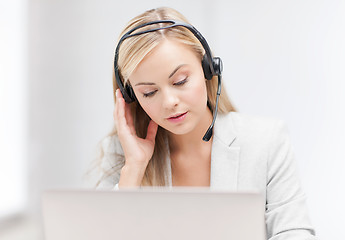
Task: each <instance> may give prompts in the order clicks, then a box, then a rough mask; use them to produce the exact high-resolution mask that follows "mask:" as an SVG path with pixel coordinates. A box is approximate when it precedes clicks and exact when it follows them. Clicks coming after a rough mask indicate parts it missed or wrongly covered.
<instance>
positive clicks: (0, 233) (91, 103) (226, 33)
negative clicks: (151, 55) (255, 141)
mask: <svg viewBox="0 0 345 240" xmlns="http://www.w3.org/2000/svg"><path fill="white" fill-rule="evenodd" d="M5 2H6V1H3V2H2V3H1V10H0V13H1V15H2V16H6V17H1V18H0V19H1V25H0V26H1V32H0V34H1V36H0V37H1V39H4V37H5V36H9V35H8V33H11V30H8V29H13V32H14V34H13V36H12V35H11V34H10V35H11V36H12V38H10V41H1V46H0V49H1V51H2V52H1V56H0V59H1V61H0V63H1V72H0V73H1V75H0V76H1V78H2V79H1V84H2V85H0V87H1V88H2V89H1V91H0V93H1V94H2V96H1V101H3V99H5V97H6V98H7V100H6V101H4V102H5V103H6V104H4V102H2V104H1V112H0V113H1V119H2V120H3V121H1V124H2V126H1V127H2V128H1V129H5V127H4V123H5V122H7V123H8V122H14V121H18V118H21V119H22V121H19V122H18V123H16V124H12V125H6V129H7V128H8V129H7V131H6V133H7V135H4V134H2V133H1V134H2V138H1V143H2V146H1V149H2V150H1V154H2V155H1V165H0V166H1V168H0V175H4V172H6V170H5V169H6V167H3V166H12V168H11V169H18V171H14V172H11V176H8V177H6V179H4V178H1V181H2V182H1V184H2V185H4V186H13V188H15V189H17V191H18V192H19V193H18V194H19V195H17V196H19V197H17V199H16V201H17V202H19V205H20V206H22V207H23V206H24V208H25V209H26V211H25V212H26V213H27V214H29V216H30V219H35V221H34V223H32V222H30V223H29V225H24V224H19V220H18V221H14V224H12V225H11V227H3V228H2V227H1V226H0V238H1V239H8V240H9V239H17V240H18V239H29V238H30V236H32V239H39V238H40V236H41V226H40V197H41V193H42V191H43V190H45V189H50V188H57V187H59V188H60V187H63V188H65V187H68V188H72V187H73V188H79V187H90V186H87V185H86V184H85V181H84V180H85V179H84V178H83V174H84V173H85V172H86V170H87V169H88V168H89V166H90V165H89V164H90V162H91V161H92V160H93V157H94V155H95V150H96V148H95V147H96V144H97V143H98V141H100V140H101V139H102V138H103V137H104V136H105V135H106V134H107V133H108V132H109V131H110V129H111V127H112V124H113V123H112V119H113V118H112V111H113V96H112V65H113V51H114V48H115V43H116V41H117V38H118V35H119V33H120V31H121V30H122V28H123V27H124V25H125V24H126V23H127V21H129V20H130V19H131V18H132V17H134V16H136V15H138V14H140V13H141V12H143V11H144V10H147V9H150V8H153V7H159V6H170V7H174V8H176V9H177V10H179V11H180V12H181V13H183V14H184V15H185V16H186V17H187V18H188V19H189V20H190V22H191V23H192V24H193V25H195V27H196V28H197V29H198V30H199V31H200V32H201V33H203V35H204V37H205V38H206V39H207V40H208V42H209V44H210V46H211V48H212V50H213V52H214V53H215V55H217V56H221V57H222V59H223V63H224V74H223V79H224V81H223V82H224V84H225V86H226V88H227V90H228V93H229V95H230V98H231V100H232V102H233V103H234V104H235V106H236V107H237V108H238V110H239V111H240V112H244V113H248V114H254V115H262V116H271V117H274V118H279V119H282V120H284V121H286V122H287V124H288V126H289V130H290V136H291V139H292V143H293V146H294V149H295V153H296V154H295V155H296V158H297V161H298V163H299V167H300V175H301V179H302V184H303V188H304V190H305V191H306V193H307V197H308V206H309V212H310V216H311V219H312V222H313V225H314V226H315V228H316V231H317V235H318V236H319V238H320V239H333V240H337V239H339V240H342V239H345V234H344V232H343V227H344V222H345V219H344V218H345V211H344V209H345V207H344V203H345V194H344V190H343V188H344V182H345V174H344V170H345V167H344V161H345V153H344V146H343V145H344V143H345V141H344V138H343V136H344V133H345V127H344V126H343V123H344V122H345V95H344V91H345V83H344V80H345V14H344V12H345V1H342V0H328V1H326V0H304V1H301V0H289V1H279V0H267V1H254V0H241V1H229V0H213V1H205V0H204V1H182V0H181V1H173V2H171V1H158V0H157V1H154V0H150V1H123V2H122V1H111V0H104V1H95V0H94V1H92V0H84V1H75V0H74V1H67V0H63V1H62V0H27V1H24V0H22V1H17V2H19V3H20V5H15V6H14V8H13V4H12V8H11V9H12V10H11V11H12V13H13V14H15V15H17V16H19V18H15V19H13V18H11V16H12V15H11V14H7V15H4V13H6V12H7V11H9V10H8V9H7V8H6V7H7V5H8V6H11V4H9V3H10V2H11V1H9V0H8V1H7V2H8V4H3V3H5ZM4 6H5V7H4ZM18 24H19V25H18ZM9 26H10V28H8V27H9ZM16 32H17V33H18V34H19V36H17V35H16V34H15V33H16ZM4 49H7V51H5V50H4ZM8 49H10V51H8ZM18 49H21V50H22V51H18ZM3 51H5V52H6V54H3ZM9 56H12V57H13V59H14V60H13V61H12V62H11V61H9V60H8V59H9ZM11 69H12V70H11ZM5 70H6V71H5ZM5 72H8V73H6V74H4V73H5ZM13 81H17V82H18V83H21V84H20V86H24V87H22V88H23V89H22V88H13V87H8V86H12V85H13V84H12V85H11V84H10V83H13ZM5 83H6V84H5ZM4 86H7V89H6V91H12V94H17V95H18V96H19V97H18V98H10V97H9V95H6V96H5V94H4V92H5V91H4V90H3V89H4V88H3V87H4ZM18 89H19V90H20V91H19V92H18ZM20 96H22V97H20ZM8 99H12V100H8ZM24 107H25V109H23V108H24ZM9 109H12V110H9ZM22 112H23V114H24V115H22V117H18V114H21V113H22ZM4 116H5V117H4ZM5 118H6V119H7V120H6V121H4V119H5ZM18 129H23V130H22V131H19V132H18ZM13 136H15V137H17V138H14V137H13ZM9 138H11V139H12V140H11V142H10V143H11V144H8V143H7V145H3V144H4V143H5V142H7V141H5V140H6V139H9ZM4 139H5V140H4ZM13 139H14V140H13ZM5 146H7V147H6V149H8V146H10V148H11V149H12V150H11V151H9V150H6V151H4V150H3V148H4V147H5ZM13 149H14V150H13ZM13 151H14V152H15V151H18V153H17V154H14V153H13ZM9 152H12V153H9ZM20 153H21V154H20ZM24 153H25V154H24ZM11 158H16V159H17V165H15V166H14V167H13V162H12V161H11ZM6 163H7V165H5V164H6ZM11 164H12V165H11ZM23 166H24V167H25V168H24V170H23V171H22V170H21V169H23ZM23 176H25V179H23V178H24V177H23ZM16 184H17V185H16ZM2 185H1V186H2ZM23 186H24V189H25V188H26V189H27V191H26V192H25V194H24V195H26V196H21V195H20V194H23V190H19V189H22V188H23ZM7 189H8V187H7ZM1 195H2V194H1ZM18 198H20V199H19V200H18ZM13 201H14V200H13ZM23 202H24V203H23ZM0 224H3V226H5V225H6V224H7V223H4V222H0ZM6 226H9V225H6ZM18 226H21V227H18ZM22 226H24V227H22ZM27 226H29V227H27ZM9 229H15V231H13V232H16V234H12V233H10V230H9ZM21 229H24V230H21ZM23 231H27V232H26V234H24V233H23V234H22V235H23V236H22V235H20V234H19V233H20V232H23ZM30 234H31V235H30Z"/></svg>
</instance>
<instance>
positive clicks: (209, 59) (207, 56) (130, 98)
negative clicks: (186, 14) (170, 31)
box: [114, 20, 222, 103]
mask: <svg viewBox="0 0 345 240" xmlns="http://www.w3.org/2000/svg"><path fill="white" fill-rule="evenodd" d="M158 23H171V25H167V26H164V27H158V28H152V29H147V30H144V31H140V32H136V33H133V32H134V31H135V30H138V29H140V28H143V27H146V26H149V25H153V24H158ZM177 26H181V27H185V28H187V29H188V30H189V31H190V32H192V33H193V35H194V36H195V37H196V38H197V39H198V40H199V41H200V43H201V44H202V46H203V48H204V50H205V56H204V59H205V61H206V62H207V63H206V64H207V65H208V66H209V71H210V74H211V76H214V75H217V74H219V71H221V70H222V69H221V68H222V66H221V60H220V59H219V58H217V59H219V60H218V61H219V62H220V63H219V64H220V70H218V71H216V70H215V67H214V63H213V57H212V53H211V49H210V47H209V45H208V44H207V41H206V39H205V38H204V37H203V36H202V35H201V33H200V32H199V31H198V30H197V29H196V28H195V27H193V26H192V25H190V24H187V23H184V22H180V21H176V20H158V21H152V22H147V23H144V24H142V25H139V26H137V27H135V28H133V29H131V30H129V31H128V32H126V33H125V34H124V35H123V36H122V37H121V38H120V40H119V43H118V44H117V47H116V50H115V59H114V72H115V78H116V81H117V84H118V86H119V88H120V90H121V92H122V95H123V97H124V99H125V101H126V102H128V103H130V102H133V101H134V100H135V95H134V92H133V89H132V88H131V87H130V86H128V85H127V86H126V87H125V86H124V83H123V82H122V81H121V78H120V74H119V68H118V65H117V63H118V58H119V49H120V46H121V44H122V42H123V41H124V40H126V39H127V38H130V37H134V36H138V35H141V34H145V33H150V32H154V31H158V30H162V29H167V28H172V27H177ZM132 33H133V34H132ZM114 90H115V89H114ZM127 93H128V94H127Z"/></svg>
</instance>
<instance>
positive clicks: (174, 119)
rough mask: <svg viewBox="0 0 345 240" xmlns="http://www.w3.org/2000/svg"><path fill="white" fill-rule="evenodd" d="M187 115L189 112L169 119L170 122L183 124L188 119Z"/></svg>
mask: <svg viewBox="0 0 345 240" xmlns="http://www.w3.org/2000/svg"><path fill="white" fill-rule="evenodd" d="M187 113H188V112H185V113H181V114H177V115H175V116H173V117H169V118H168V120H169V121H170V122H173V123H178V122H182V121H183V120H184V119H185V118H186V115H187Z"/></svg>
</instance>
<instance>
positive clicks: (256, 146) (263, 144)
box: [99, 112, 317, 240]
mask: <svg viewBox="0 0 345 240" xmlns="http://www.w3.org/2000/svg"><path fill="white" fill-rule="evenodd" d="M102 146H103V150H104V158H103V160H102V167H103V169H105V170H106V169H109V168H110V167H111V166H112V165H113V164H114V162H115V161H116V155H115V153H120V154H122V153H123V151H122V149H121V145H120V143H119V141H118V140H117V137H116V136H113V137H108V138H106V139H104V141H103V144H102ZM167 161H169V164H168V166H169V167H170V166H171V164H170V158H169V157H168V158H167ZM168 172H169V175H168V176H167V178H168V180H169V186H171V183H172V177H171V168H169V171H168ZM119 178H120V173H117V174H115V175H114V176H111V177H108V178H106V179H104V180H103V181H102V182H101V184H100V186H99V188H102V189H117V188H118V187H117V184H118V182H119ZM210 188H212V189H225V190H230V191H256V192H261V193H263V195H264V196H265V200H266V205H265V206H263V207H265V209H266V214H265V217H266V226H267V237H268V239H270V240H285V239H286V240H302V239H303V240H307V239H308V240H314V239H317V238H316V237H315V236H314V235H315V232H314V229H313V227H312V226H311V224H310V221H309V217H308V213H307V207H306V203H305V199H306V197H305V194H304V192H303V191H302V190H301V187H300V181H299V177H298V171H297V166H296V163H295V160H294V153H293V148H292V146H291V144H290V140H289V136H288V130H287V127H286V124H285V123H284V122H283V121H281V120H275V119H271V118H266V117H258V116H251V115H247V114H243V113H237V112H231V113H228V114H225V115H224V114H223V115H222V114H218V117H217V120H216V123H215V126H214V137H213V142H212V152H211V177H210Z"/></svg>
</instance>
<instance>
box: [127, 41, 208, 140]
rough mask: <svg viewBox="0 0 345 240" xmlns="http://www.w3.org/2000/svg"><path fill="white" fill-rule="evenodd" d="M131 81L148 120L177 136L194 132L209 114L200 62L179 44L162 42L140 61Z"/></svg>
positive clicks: (185, 47) (188, 49) (131, 76)
mask: <svg viewBox="0 0 345 240" xmlns="http://www.w3.org/2000/svg"><path fill="white" fill-rule="evenodd" d="M129 81H130V83H131V85H132V87H133V90H134V93H135V95H136V97H137V99H138V101H139V103H140V105H141V107H142V108H143V109H144V111H145V112H146V113H147V114H148V115H149V117H150V118H151V119H152V120H153V121H154V122H156V123H157V124H158V125H160V126H161V127H163V128H165V129H167V130H168V131H170V132H172V133H174V134H187V133H189V132H191V131H192V130H195V129H196V127H197V126H198V124H199V123H200V120H202V119H203V117H206V116H207V114H209V112H208V111H209V109H208V108H207V90H206V82H205V81H206V80H205V78H204V73H203V70H202V66H201V60H200V59H199V58H198V57H197V56H196V54H195V53H194V52H193V51H192V49H191V48H190V47H188V46H187V45H184V44H182V43H180V42H177V41H173V40H164V41H163V42H161V43H160V44H159V45H158V46H157V47H156V48H154V49H153V51H152V52H150V53H149V54H148V55H147V56H146V57H145V58H144V59H143V60H142V61H141V62H140V64H139V65H138V67H137V68H136V69H135V71H134V72H133V73H132V74H131V75H130V77H129Z"/></svg>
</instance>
